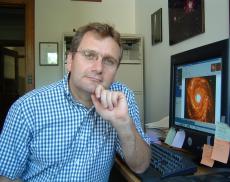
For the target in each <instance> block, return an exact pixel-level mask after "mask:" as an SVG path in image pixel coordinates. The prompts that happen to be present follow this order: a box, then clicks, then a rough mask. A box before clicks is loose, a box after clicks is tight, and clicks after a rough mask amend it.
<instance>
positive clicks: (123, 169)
mask: <svg viewBox="0 0 230 182" xmlns="http://www.w3.org/2000/svg"><path fill="white" fill-rule="evenodd" d="M115 167H116V168H117V170H118V171H119V172H120V173H121V174H122V175H123V176H124V178H125V179H126V180H127V181H128V182H141V179H140V178H139V177H138V176H137V175H136V174H134V173H133V172H132V171H131V169H129V167H128V166H127V165H126V164H125V163H124V162H123V161H122V160H121V158H120V157H118V156H117V157H116V159H115ZM223 170H224V171H226V169H222V168H209V167H206V166H198V168H197V172H196V173H195V174H194V175H197V176H198V175H205V174H212V173H214V172H221V171H223ZM227 171H229V173H230V169H227Z"/></svg>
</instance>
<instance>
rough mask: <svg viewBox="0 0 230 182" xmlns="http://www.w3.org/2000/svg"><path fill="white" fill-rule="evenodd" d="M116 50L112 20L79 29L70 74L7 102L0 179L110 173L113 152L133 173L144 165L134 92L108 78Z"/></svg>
mask: <svg viewBox="0 0 230 182" xmlns="http://www.w3.org/2000/svg"><path fill="white" fill-rule="evenodd" d="M121 57H122V48H121V44H120V35H119V33H118V32H116V31H115V30H114V29H113V27H111V26H109V25H107V24H100V23H91V24H88V25H86V26H84V27H81V28H79V29H78V31H77V32H76V34H75V36H74V38H73V40H72V44H71V47H70V52H69V54H68V57H67V70H68V72H69V74H68V75H66V76H65V77H64V79H63V80H62V81H59V82H56V83H54V84H51V85H49V86H46V87H43V88H41V89H37V90H34V91H32V92H30V93H28V94H26V95H25V96H23V97H22V98H20V99H19V100H18V101H16V102H15V103H14V104H13V106H12V107H11V109H10V111H9V113H8V116H7V118H6V121H5V124H4V128H3V131H2V133H1V136H0V146H1V147H0V156H1V157H0V175H1V176H2V177H1V178H0V179H1V180H0V181H4V180H6V181H7V180H8V179H9V180H13V179H17V178H20V179H22V180H23V181H31V182H32V181H36V182H38V181H43V182H44V181H55V182H57V181H60V182H64V181H66V182H67V181H68V182H71V181H87V182H89V181H94V182H95V181H108V178H109V174H110V170H111V167H112V165H113V162H114V158H115V154H116V152H118V153H119V154H120V155H121V157H122V158H123V159H124V160H125V161H126V163H127V164H128V166H129V167H130V168H131V169H132V170H133V171H134V172H136V173H141V172H143V171H144V170H145V169H146V168H147V167H148V165H149V162H150V149H149V145H148V144H147V143H148V139H147V138H146V137H145V136H144V133H143V131H142V129H141V123H140V118H139V112H138V108H137V105H136V102H135V99H134V94H133V92H132V91H131V90H129V89H128V88H127V87H126V86H124V85H122V84H121V83H118V82H114V79H115V75H116V72H117V69H118V67H119V63H120V60H121ZM3 176H4V177H3Z"/></svg>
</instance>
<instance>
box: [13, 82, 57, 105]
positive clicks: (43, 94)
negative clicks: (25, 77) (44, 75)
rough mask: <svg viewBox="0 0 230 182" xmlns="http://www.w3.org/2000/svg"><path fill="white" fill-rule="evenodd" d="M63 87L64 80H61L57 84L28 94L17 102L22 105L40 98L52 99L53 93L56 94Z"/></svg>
mask: <svg viewBox="0 0 230 182" xmlns="http://www.w3.org/2000/svg"><path fill="white" fill-rule="evenodd" d="M61 87H62V80H59V81H57V82H54V83H51V84H49V85H46V86H42V87H40V88H36V89H34V90H31V91H29V92H27V93H26V94H25V95H23V96H22V97H20V98H19V99H18V101H17V102H19V103H21V102H24V101H30V100H33V99H37V98H39V97H50V95H51V94H52V93H53V94H54V92H57V91H58V90H60V88H61Z"/></svg>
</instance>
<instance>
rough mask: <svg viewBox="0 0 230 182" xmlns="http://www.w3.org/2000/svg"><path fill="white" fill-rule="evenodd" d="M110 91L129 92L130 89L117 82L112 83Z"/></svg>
mask: <svg viewBox="0 0 230 182" xmlns="http://www.w3.org/2000/svg"><path fill="white" fill-rule="evenodd" d="M110 90H112V91H124V90H127V91H131V90H130V88H129V87H128V86H127V85H126V84H124V83H121V82H119V81H116V82H113V83H112V85H111V86H110Z"/></svg>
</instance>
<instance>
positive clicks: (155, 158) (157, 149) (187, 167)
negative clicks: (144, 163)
mask: <svg viewBox="0 0 230 182" xmlns="http://www.w3.org/2000/svg"><path fill="white" fill-rule="evenodd" d="M151 152H152V158H151V164H150V167H149V169H148V170H147V171H146V172H145V173H144V174H143V175H141V176H140V177H141V178H142V177H144V178H145V177H147V176H149V177H151V176H153V177H154V178H156V179H157V178H158V179H162V178H166V177H171V176H178V175H186V174H193V173H195V172H196V171H197V165H195V164H194V163H193V162H192V161H191V160H190V159H189V158H188V157H186V156H185V155H184V154H182V153H180V152H177V151H174V150H173V149H170V148H168V147H167V146H165V145H159V144H151Z"/></svg>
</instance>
